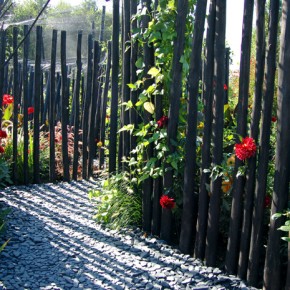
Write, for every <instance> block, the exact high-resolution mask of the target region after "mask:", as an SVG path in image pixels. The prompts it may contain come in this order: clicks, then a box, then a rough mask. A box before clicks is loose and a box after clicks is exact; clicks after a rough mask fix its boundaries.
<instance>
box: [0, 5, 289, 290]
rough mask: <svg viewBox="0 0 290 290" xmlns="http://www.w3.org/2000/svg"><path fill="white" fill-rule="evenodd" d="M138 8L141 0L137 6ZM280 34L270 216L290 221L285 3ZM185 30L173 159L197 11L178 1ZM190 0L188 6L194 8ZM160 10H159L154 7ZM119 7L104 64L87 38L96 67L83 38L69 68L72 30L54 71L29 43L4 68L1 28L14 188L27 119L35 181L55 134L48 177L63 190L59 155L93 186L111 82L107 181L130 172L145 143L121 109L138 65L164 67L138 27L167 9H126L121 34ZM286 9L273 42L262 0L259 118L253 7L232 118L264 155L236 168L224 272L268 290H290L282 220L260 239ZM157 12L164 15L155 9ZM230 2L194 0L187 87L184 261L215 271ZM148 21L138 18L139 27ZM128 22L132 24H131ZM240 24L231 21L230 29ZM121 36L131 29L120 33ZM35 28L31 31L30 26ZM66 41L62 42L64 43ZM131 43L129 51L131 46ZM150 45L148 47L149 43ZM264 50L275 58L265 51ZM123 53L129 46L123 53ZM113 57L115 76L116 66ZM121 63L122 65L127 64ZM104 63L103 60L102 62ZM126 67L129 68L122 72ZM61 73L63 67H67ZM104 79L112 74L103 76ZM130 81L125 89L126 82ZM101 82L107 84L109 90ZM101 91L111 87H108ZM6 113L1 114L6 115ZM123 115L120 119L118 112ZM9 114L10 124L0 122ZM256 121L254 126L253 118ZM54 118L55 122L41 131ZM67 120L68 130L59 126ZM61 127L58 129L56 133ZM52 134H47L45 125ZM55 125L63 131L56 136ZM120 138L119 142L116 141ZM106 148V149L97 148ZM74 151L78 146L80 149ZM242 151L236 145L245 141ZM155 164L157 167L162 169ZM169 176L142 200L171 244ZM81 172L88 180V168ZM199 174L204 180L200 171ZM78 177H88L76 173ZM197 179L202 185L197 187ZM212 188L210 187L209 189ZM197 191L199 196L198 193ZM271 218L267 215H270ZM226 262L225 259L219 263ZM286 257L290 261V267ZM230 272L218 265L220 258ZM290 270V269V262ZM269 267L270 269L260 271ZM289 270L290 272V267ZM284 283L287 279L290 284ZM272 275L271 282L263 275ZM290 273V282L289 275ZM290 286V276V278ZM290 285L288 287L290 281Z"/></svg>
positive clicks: (171, 128) (177, 52) (146, 117)
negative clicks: (139, 144)
mask: <svg viewBox="0 0 290 290" xmlns="http://www.w3.org/2000/svg"><path fill="white" fill-rule="evenodd" d="M139 2H140V3H139ZM282 2H283V6H282V17H281V35H280V58H279V67H278V74H279V82H278V93H277V96H278V102H277V107H278V110H277V117H278V121H277V136H276V144H277V146H276V151H275V158H276V161H275V181H274V192H273V194H272V205H271V213H270V215H272V214H274V213H276V212H283V211H284V210H286V208H287V202H288V200H289V176H290V162H289V161H290V158H289V152H290V151H289V148H290V137H289V136H290V135H289V134H288V132H289V129H290V128H289V126H290V125H289V124H290V120H289V118H290V112H289V110H290V104H289V100H290V92H289V88H288V85H289V84H290V83H289V72H288V70H289V68H290V54H289V47H288V46H289V45H290V35H289V31H290V13H289V8H290V0H283V1H282ZM176 3H177V9H176V24H175V25H176V31H177V37H176V38H175V40H174V52H173V60H172V68H171V70H172V73H171V86H170V96H169V98H168V101H167V103H169V123H168V128H167V134H168V140H167V141H168V147H169V152H168V154H174V153H175V152H176V150H177V149H176V146H175V145H174V142H172V140H173V141H175V140H176V138H177V128H178V126H179V121H178V120H179V109H180V96H181V94H182V68H181V63H180V58H181V56H182V55H183V51H184V47H185V27H186V18H187V16H188V14H189V8H190V7H189V1H188V0H177V1H176ZM190 3H191V2H190ZM138 4H140V5H141V6H142V7H141V9H143V8H145V10H146V11H147V13H145V14H143V16H142V17H141V18H138V20H137V18H132V16H133V15H134V14H135V13H136V12H137V8H138V7H140V6H138ZM152 4H155V5H152ZM206 4H208V5H209V12H208V13H209V15H208V18H207V22H208V28H207V32H206V40H205V56H204V58H205V60H204V69H203V72H204V75H203V77H202V80H203V94H202V96H203V102H204V111H203V116H204V129H203V136H202V138H203V140H202V143H203V146H202V149H201V168H198V167H197V154H196V139H197V134H198V133H197V119H198V102H197V100H198V98H199V95H200V94H199V83H200V71H201V67H202V39H203V33H204V27H205V19H206ZM112 6H113V33H112V47H111V44H110V43H109V44H108V48H107V50H106V54H105V55H106V57H104V54H102V53H101V51H100V43H99V42H98V41H93V39H92V36H88V53H87V55H88V56H87V59H86V60H84V59H82V57H81V55H82V49H81V43H82V41H81V39H82V33H81V32H79V34H78V39H77V46H76V47H77V48H76V56H77V58H76V59H77V60H76V64H68V63H66V55H65V53H66V33H65V32H64V31H62V32H61V35H59V34H58V33H57V31H53V36H52V49H51V60H50V62H49V69H44V65H43V64H42V63H41V55H40V54H37V55H36V56H35V60H33V62H32V61H30V60H29V59H28V51H29V38H27V39H26V41H25V42H24V47H23V56H22V59H21V60H20V55H19V54H17V53H15V54H14V58H13V62H11V63H10V64H9V69H7V67H8V66H5V65H4V63H5V43H6V42H5V37H6V33H5V31H1V46H0V103H2V96H3V94H5V93H11V94H13V95H14V117H13V122H14V130H13V162H14V163H13V164H14V166H13V179H14V181H17V180H19V178H18V177H17V173H19V172H18V171H17V166H16V164H17V158H19V156H18V154H17V153H18V149H17V146H18V143H17V130H15V128H17V127H19V126H22V127H21V128H23V136H24V139H23V140H24V146H23V148H24V149H23V162H24V169H27V168H28V164H29V160H28V157H29V156H28V154H27V152H28V149H29V147H28V146H29V144H30V143H29V134H30V131H29V129H30V122H31V121H32V119H33V122H34V133H33V163H32V164H33V176H34V179H33V181H34V182H41V181H42V180H41V177H40V176H39V174H38V171H40V169H39V164H40V163H39V156H41V155H40V150H41V148H40V145H41V144H40V143H39V142H40V139H41V138H40V139H39V136H40V135H41V134H43V131H45V130H47V131H48V132H49V136H50V139H49V150H50V151H49V157H50V162H49V179H50V181H54V180H55V178H56V176H55V173H56V171H55V168H56V167H57V164H58V163H57V162H59V160H58V158H59V156H61V158H62V160H61V164H62V167H61V168H62V170H63V174H62V178H63V179H64V180H69V179H71V178H73V179H77V178H78V177H79V176H81V177H82V178H89V177H90V176H92V174H93V173H94V160H95V159H96V158H97V157H96V154H97V152H98V154H99V157H100V158H99V166H100V167H101V166H103V165H104V152H103V149H102V148H100V150H97V147H96V146H97V145H96V142H97V141H99V140H100V141H101V142H102V144H101V145H103V144H104V142H105V134H106V132H107V131H106V130H105V123H106V122H105V121H106V108H107V101H108V91H109V79H110V84H111V99H110V124H109V129H110V131H109V132H110V135H109V136H110V138H109V145H108V148H109V160H108V164H109V166H108V167H109V172H110V173H113V172H115V171H117V170H119V171H121V170H128V168H126V167H125V166H124V165H123V164H122V163H121V159H122V157H123V156H125V157H126V158H128V157H129V156H134V155H131V153H130V150H132V149H134V148H135V146H136V136H134V135H129V134H128V133H127V132H122V133H120V134H118V133H117V131H118V128H120V127H121V126H124V125H127V124H129V123H131V124H135V125H137V124H138V120H139V119H138V117H137V115H136V112H135V110H128V111H126V110H123V109H120V110H119V109H118V105H119V103H120V102H121V101H122V102H128V101H131V102H132V104H133V105H134V104H136V102H137V99H138V94H137V93H138V91H137V90H133V91H129V90H128V86H127V84H128V83H134V82H135V81H136V80H137V67H136V65H135V63H136V60H137V58H138V56H142V57H143V60H144V66H143V72H144V76H146V74H147V73H148V71H149V70H150V68H151V67H153V66H154V65H155V56H154V46H153V45H152V44H148V43H147V42H146V39H145V41H143V42H140V43H137V42H134V41H133V40H132V39H131V38H130V36H131V35H132V34H133V32H134V31H136V29H139V30H140V31H143V32H146V28H147V27H148V25H149V23H150V21H151V20H152V18H154V17H155V12H156V11H154V9H155V8H156V7H158V1H154V3H153V0H142V1H131V2H130V1H124V5H123V13H122V16H123V19H122V22H121V23H122V25H120V5H119V0H113V1H112ZM280 6H281V5H280V1H276V0H271V1H270V9H269V10H268V12H269V30H268V39H266V36H265V35H266V33H265V30H266V29H265V19H266V17H265V13H266V10H265V0H258V1H256V15H257V21H256V47H257V51H256V62H257V64H256V75H255V96H254V101H253V110H252V111H253V113H252V116H248V100H249V81H250V80H249V70H250V56H251V46H252V45H251V41H252V21H253V10H254V1H253V0H245V2H244V18H243V35H242V40H241V41H242V42H241V43H242V45H241V50H242V51H241V61H240V81H239V99H238V105H237V110H236V111H235V114H236V115H235V117H236V123H237V129H236V130H237V131H236V134H237V135H239V136H241V137H246V136H250V137H252V138H253V139H255V140H256V143H257V147H258V151H257V155H256V157H253V158H251V159H249V162H248V164H247V170H246V174H245V175H243V176H242V175H239V174H237V173H238V172H239V170H241V168H242V167H243V165H244V163H243V162H242V161H240V160H239V159H237V158H236V161H235V169H234V171H235V172H234V175H233V176H234V181H233V190H232V193H231V196H230V197H231V206H230V207H231V213H230V216H229V217H228V219H229V220H230V223H229V227H228V229H227V238H228V241H227V249H226V253H225V255H224V257H223V261H222V263H223V264H224V265H225V269H226V271H227V272H228V273H230V274H235V275H238V276H239V277H241V278H243V279H246V280H247V281H248V282H249V283H250V284H252V285H254V286H261V281H262V280H263V284H264V287H265V288H266V289H283V287H284V285H285V283H286V279H285V273H286V268H287V266H286V264H287V263H286V264H285V262H282V260H281V247H282V240H281V232H280V231H278V230H277V229H278V228H279V227H280V226H281V224H282V223H283V220H282V219H278V220H272V219H271V220H270V221H268V222H270V226H269V228H268V231H269V232H268V233H267V234H266V235H265V234H264V233H263V229H264V228H265V226H264V224H263V223H264V220H265V218H266V216H265V214H266V213H265V209H264V200H265V195H266V190H267V189H266V185H267V175H268V171H267V168H268V163H269V151H270V134H271V132H270V126H271V114H272V108H273V99H274V95H275V91H274V88H275V70H276V66H277V60H276V55H277V53H276V51H277V43H278V37H279V35H278V27H279V25H278V24H279V11H281V7H280ZM153 7H155V8H153ZM226 10H227V8H226V1H223V0H209V1H205V0H197V1H196V7H195V24H194V31H193V34H192V38H193V39H192V52H191V57H190V58H191V60H190V69H189V74H188V75H187V76H186V78H187V79H188V86H187V87H188V105H187V106H188V108H187V109H188V110H187V111H188V114H187V130H186V143H185V147H184V150H185V170H184V184H183V192H182V199H183V208H182V220H181V230H180V236H179V246H180V250H181V251H182V252H184V253H187V254H193V255H194V256H195V257H196V258H199V259H201V260H205V263H206V264H207V265H208V266H215V265H217V262H218V261H217V259H218V256H219V257H220V256H221V255H218V254H219V253H218V252H219V248H218V245H219V237H220V231H219V224H220V217H221V203H222V200H223V193H222V177H221V176H218V177H217V178H215V179H211V177H210V172H208V169H209V168H210V167H219V166H221V165H222V160H223V146H224V144H223V134H224V128H225V124H224V121H225V116H224V103H225V100H226V98H228V94H227V93H225V87H224V85H225V84H226V85H227V86H228V83H227V77H225V76H226V75H227V74H228V70H227V69H228V68H227V67H226V64H227V63H228V62H227V61H225V58H224V56H225V53H226V48H225V30H226ZM139 19H140V21H139ZM130 20H132V21H131V22H130ZM233 25H234V24H233ZM120 28H122V29H120ZM26 30H27V28H26ZM36 31H37V39H38V40H37V47H38V49H37V51H40V49H41V47H40V46H41V42H40V41H39V39H41V28H37V30H36ZM120 31H122V37H121V45H120ZM13 35H14V37H13V46H14V49H15V48H16V47H17V35H18V33H17V29H16V28H15V29H14V32H13ZM59 36H60V37H59ZM57 41H60V42H61V63H60V64H58V63H57V61H56V47H57V46H56V43H57ZM130 42H131V45H128V44H129V43H130ZM141 43H142V46H141ZM266 43H267V47H268V50H267V53H266ZM120 48H121V49H120ZM111 56H112V74H111V76H110V69H111ZM120 56H121V57H120ZM105 58H106V61H105ZM120 58H121V60H122V61H121V63H122V70H121V68H120ZM59 67H60V68H61V69H59ZM104 71H106V73H105V74H104V76H103V77H101V73H102V72H104ZM120 72H122V73H121V80H119V77H120V76H119V73H120ZM103 82H104V84H103ZM152 82H154V81H153V80H152V78H151V79H147V80H146V81H144V89H146V88H148V87H149V86H150V85H152ZM103 85H104V86H103ZM152 102H154V104H155V119H156V120H158V119H159V118H160V117H161V116H162V97H161V96H158V95H156V96H154V98H153V97H152ZM31 106H33V107H34V113H33V118H31V115H29V114H28V108H29V107H31ZM2 113H3V112H1V114H2ZM19 113H21V114H23V115H24V117H23V121H21V124H18V125H17V122H18V119H17V117H16V116H17V115H18V114H19ZM119 114H120V115H119ZM0 116H1V117H2V115H0ZM142 118H143V121H144V123H145V124H146V123H149V122H150V121H152V118H153V116H152V115H151V114H148V112H144V114H143V116H142ZM249 119H250V121H249ZM45 120H48V124H46V122H43V121H45ZM58 122H60V123H58ZM58 124H61V127H59V126H60V125H58ZM41 125H43V126H41ZM56 128H57V130H56ZM59 132H61V136H62V139H61V145H62V146H61V148H62V152H61V154H60V155H57V152H56V151H57V150H58V148H59V147H58V144H57V142H59V140H58V136H59V134H58V133H59ZM118 136H120V138H119V140H118ZM96 140H97V141H96ZM71 142H72V144H71ZM237 142H239V140H237ZM154 154H156V152H155V151H154V149H153V147H150V146H148V148H147V151H146V152H145V154H144V162H145V161H146V159H148V158H150V157H153V156H154ZM157 165H158V164H157ZM164 166H165V168H167V169H168V170H167V171H166V172H165V176H164V177H163V178H157V179H152V178H151V177H149V178H147V179H146V180H145V181H143V183H142V201H143V229H144V230H145V231H146V232H151V233H153V234H155V235H160V236H161V238H163V239H165V240H167V241H168V242H170V240H171V236H172V231H173V229H172V222H173V213H172V211H171V210H168V209H161V207H160V204H159V199H160V196H161V194H162V193H164V192H165V191H166V192H168V194H169V195H173V194H174V193H173V192H172V189H171V188H172V184H173V182H174V180H173V175H172V170H170V164H165V165H164ZM80 169H81V171H80V172H79V170H80ZM24 171H25V174H24V179H23V181H24V182H25V183H28V182H30V181H31V180H30V179H29V172H28V171H27V170H24ZM198 171H199V172H200V174H197V173H198ZM79 173H80V174H79ZM195 176H199V177H198V180H197V178H195ZM207 185H209V186H207ZM196 188H198V192H196ZM268 218H269V217H268ZM263 237H268V238H267V241H266V242H267V250H266V254H265V259H264V258H263V257H264V256H263V255H262V252H263V251H264V250H263V243H265V241H263V240H262V239H263ZM222 256H223V255H222ZM288 259H289V258H288ZM219 263H221V261H219ZM288 265H289V263H288ZM263 269H264V271H263ZM288 273H289V268H288ZM283 275H284V276H283ZM262 276H264V278H262ZM288 276H290V275H288ZM289 279H290V278H289V277H288V280H289ZM287 285H288V286H286V288H287V287H288V288H289V287H290V286H289V285H290V284H289V281H288V282H287Z"/></svg>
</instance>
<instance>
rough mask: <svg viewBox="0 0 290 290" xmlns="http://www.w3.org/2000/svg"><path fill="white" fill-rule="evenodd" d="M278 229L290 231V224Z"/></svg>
mask: <svg viewBox="0 0 290 290" xmlns="http://www.w3.org/2000/svg"><path fill="white" fill-rule="evenodd" d="M278 230H280V231H283V232H290V226H281V227H280V228H278Z"/></svg>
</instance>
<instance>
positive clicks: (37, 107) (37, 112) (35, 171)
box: [33, 26, 42, 183]
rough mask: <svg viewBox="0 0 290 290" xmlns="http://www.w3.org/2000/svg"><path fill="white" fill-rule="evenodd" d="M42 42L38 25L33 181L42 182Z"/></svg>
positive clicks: (40, 28)
mask: <svg viewBox="0 0 290 290" xmlns="http://www.w3.org/2000/svg"><path fill="white" fill-rule="evenodd" d="M41 44H42V27H41V26H37V27H36V50H35V69H34V114H33V117H34V123H33V125H34V126H33V127H34V128H33V129H34V132H33V181H34V183H39V182H40V175H39V127H40V126H39V116H40V97H41V84H40V82H41V76H42V71H41Z"/></svg>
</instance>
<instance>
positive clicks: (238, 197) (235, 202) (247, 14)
mask: <svg viewBox="0 0 290 290" xmlns="http://www.w3.org/2000/svg"><path fill="white" fill-rule="evenodd" d="M253 10H254V0H246V1H245V4H244V18H243V34H242V46H241V64H240V82H239V102H238V115H237V135H238V136H242V137H246V135H247V116H248V97H249V96H248V94H249V78H250V76H249V71H250V56H251V39H252V22H253ZM237 142H239V138H237ZM242 165H243V162H242V161H241V160H239V159H237V158H236V162H235V173H234V174H235V177H234V188H233V194H232V195H233V199H232V208H231V219H230V229H229V239H228V246H227V255H226V270H227V272H228V273H230V274H236V272H237V266H238V265H237V263H238V255H239V247H240V232H241V223H242V205H243V194H244V185H245V177H244V176H239V177H236V174H237V172H238V170H239V168H240V167H241V166H242Z"/></svg>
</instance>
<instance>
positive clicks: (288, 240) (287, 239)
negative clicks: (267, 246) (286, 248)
mask: <svg viewBox="0 0 290 290" xmlns="http://www.w3.org/2000/svg"><path fill="white" fill-rule="evenodd" d="M281 239H282V240H284V241H286V242H288V243H290V238H288V237H282V238H281Z"/></svg>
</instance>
